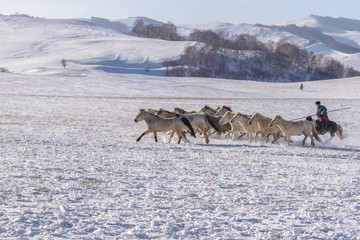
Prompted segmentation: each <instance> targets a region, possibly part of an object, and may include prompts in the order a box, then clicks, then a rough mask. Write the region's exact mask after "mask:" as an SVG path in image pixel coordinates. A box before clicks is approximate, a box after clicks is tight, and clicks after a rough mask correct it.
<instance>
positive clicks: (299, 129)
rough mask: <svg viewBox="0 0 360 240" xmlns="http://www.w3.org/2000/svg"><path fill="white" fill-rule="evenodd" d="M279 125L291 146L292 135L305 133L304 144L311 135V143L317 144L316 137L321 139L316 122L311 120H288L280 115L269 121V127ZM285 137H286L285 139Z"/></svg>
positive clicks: (318, 139)
mask: <svg viewBox="0 0 360 240" xmlns="http://www.w3.org/2000/svg"><path fill="white" fill-rule="evenodd" d="M274 126H278V127H279V128H280V130H281V131H282V132H283V134H284V135H285V138H286V141H287V143H288V145H289V146H290V142H291V140H290V137H291V136H298V135H301V134H303V135H304V136H305V137H304V139H303V141H302V145H304V144H305V140H306V139H307V138H308V137H310V139H311V145H312V146H315V143H314V137H315V139H316V140H317V141H321V139H320V138H319V136H318V135H317V131H316V129H315V124H314V123H313V122H309V121H296V122H293V121H286V120H285V119H283V118H282V117H281V116H280V115H277V116H276V117H274V118H273V119H272V120H271V122H270V123H269V127H274ZM285 138H284V139H285Z"/></svg>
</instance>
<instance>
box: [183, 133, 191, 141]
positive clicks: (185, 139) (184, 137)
mask: <svg viewBox="0 0 360 240" xmlns="http://www.w3.org/2000/svg"><path fill="white" fill-rule="evenodd" d="M181 136H182V138H183V139H184V141H185V142H190V141H189V140H188V139H187V137H186V135H185V131H181Z"/></svg>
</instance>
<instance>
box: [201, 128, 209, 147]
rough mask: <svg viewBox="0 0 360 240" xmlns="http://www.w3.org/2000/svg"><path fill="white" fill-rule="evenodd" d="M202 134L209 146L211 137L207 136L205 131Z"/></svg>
mask: <svg viewBox="0 0 360 240" xmlns="http://www.w3.org/2000/svg"><path fill="white" fill-rule="evenodd" d="M202 132H203V135H204V138H205V142H206V144H209V142H210V140H209V136H208V135H207V133H206V131H204V130H203V131H202Z"/></svg>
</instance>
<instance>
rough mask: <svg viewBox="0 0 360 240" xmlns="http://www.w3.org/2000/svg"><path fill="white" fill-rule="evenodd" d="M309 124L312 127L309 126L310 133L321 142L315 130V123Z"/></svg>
mask: <svg viewBox="0 0 360 240" xmlns="http://www.w3.org/2000/svg"><path fill="white" fill-rule="evenodd" d="M311 126H312V128H311V134H312V135H313V136H314V137H315V139H316V141H318V142H322V140H321V138H320V137H319V135H318V132H317V131H316V128H315V123H314V122H312V124H311Z"/></svg>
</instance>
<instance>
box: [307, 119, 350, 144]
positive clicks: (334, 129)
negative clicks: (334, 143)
mask: <svg viewBox="0 0 360 240" xmlns="http://www.w3.org/2000/svg"><path fill="white" fill-rule="evenodd" d="M306 120H308V121H311V122H315V129H316V131H317V132H318V133H319V134H320V135H324V134H326V133H330V139H329V140H331V139H332V138H333V137H335V134H336V135H337V136H338V138H339V139H340V140H343V129H342V127H341V126H340V125H339V124H337V123H336V122H334V121H330V123H329V124H328V125H327V126H326V125H325V123H322V122H320V121H319V120H313V119H312V117H311V116H309V117H307V118H306Z"/></svg>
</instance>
